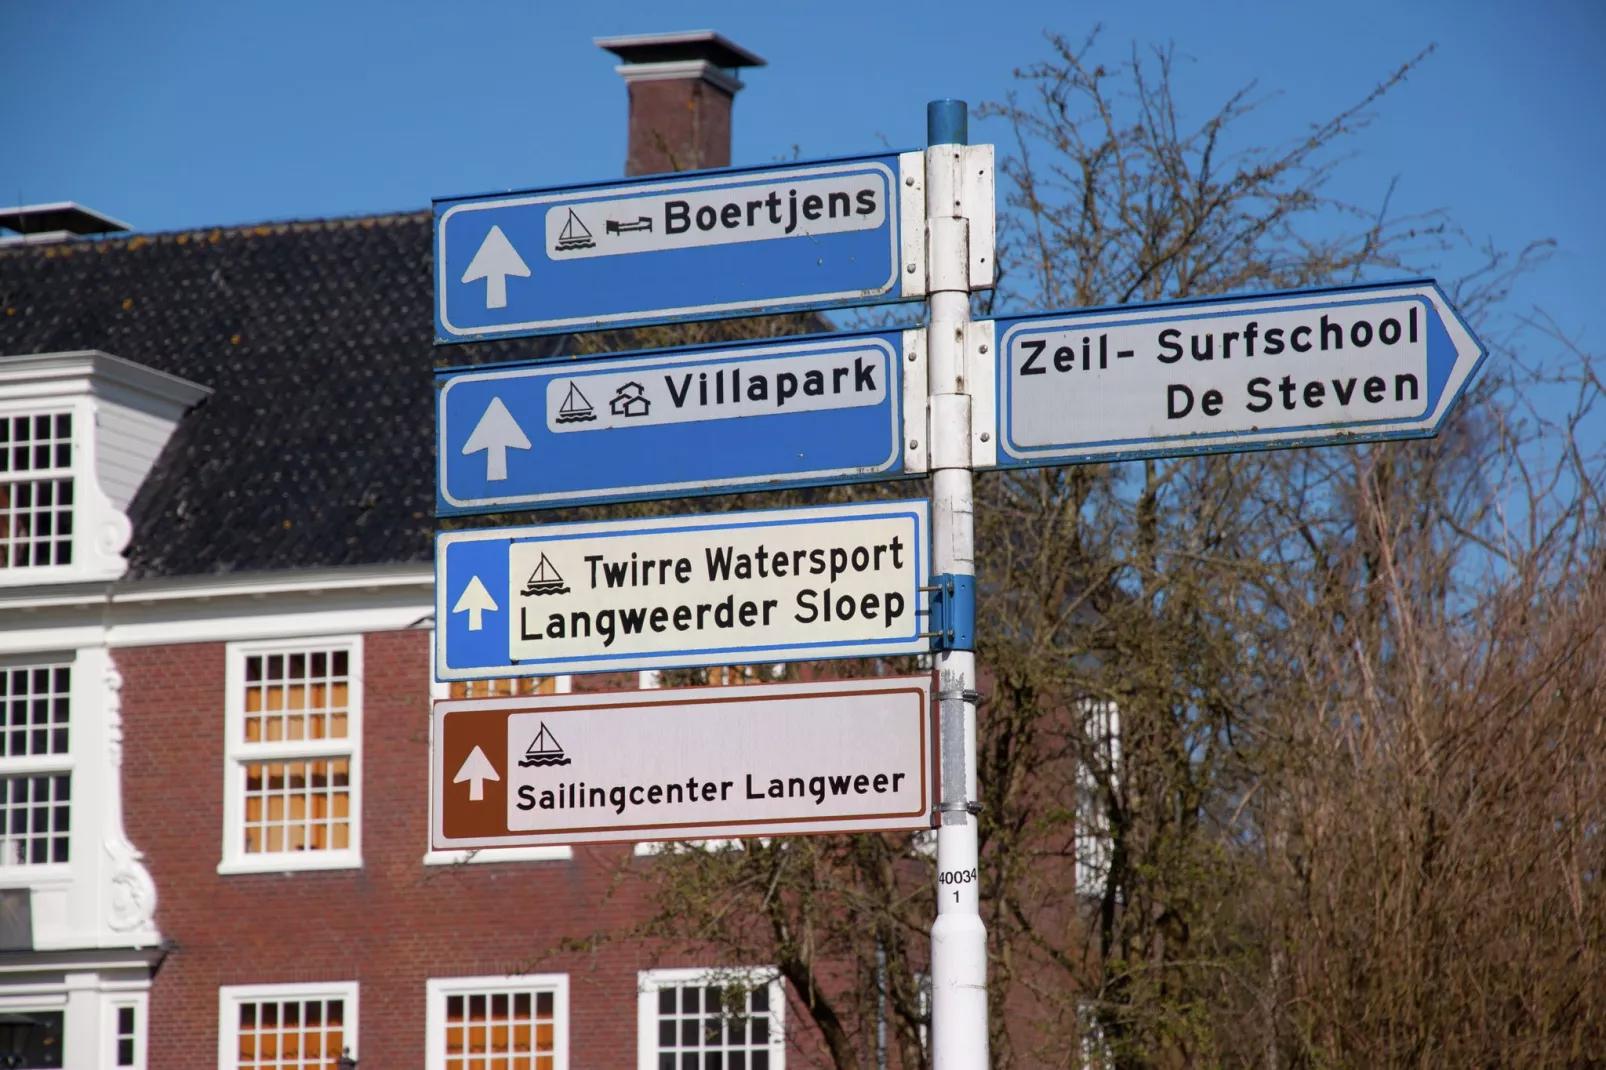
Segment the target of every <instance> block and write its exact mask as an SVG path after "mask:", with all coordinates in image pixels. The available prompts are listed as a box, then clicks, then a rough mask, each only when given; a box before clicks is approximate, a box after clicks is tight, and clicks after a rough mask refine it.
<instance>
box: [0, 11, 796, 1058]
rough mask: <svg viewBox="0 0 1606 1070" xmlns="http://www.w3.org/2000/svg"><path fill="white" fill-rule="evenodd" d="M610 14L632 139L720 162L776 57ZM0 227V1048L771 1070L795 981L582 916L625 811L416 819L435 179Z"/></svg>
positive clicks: (421, 778)
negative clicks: (711, 1024)
mask: <svg viewBox="0 0 1606 1070" xmlns="http://www.w3.org/2000/svg"><path fill="white" fill-rule="evenodd" d="M599 43H601V44H602V45H603V46H604V47H606V48H608V49H609V50H610V51H613V52H615V53H616V54H617V55H618V56H619V57H620V59H621V61H622V65H621V66H620V68H619V70H620V72H621V74H623V75H624V76H625V79H626V81H627V83H628V86H629V93H630V151H629V159H628V162H627V171H628V173H633V174H634V173H645V172H650V171H655V170H667V169H685V168H691V167H710V166H721V165H724V164H727V163H728V162H729V152H730V146H729V139H730V114H731V104H732V100H733V97H734V95H735V93H736V92H737V90H738V89H739V88H740V82H738V81H737V80H736V78H735V76H734V74H733V71H734V70H735V69H737V68H739V67H742V66H753V65H757V64H760V63H762V61H761V60H759V59H758V57H756V56H753V55H752V54H751V53H748V52H746V51H744V50H742V49H740V48H738V47H736V46H735V45H732V44H731V43H730V42H728V41H725V40H724V39H723V38H720V37H718V36H717V35H713V34H682V35H664V36H657V37H636V38H615V39H610V40H607V41H603V42H599ZM423 192H428V191H423ZM0 227H4V228H7V229H9V230H10V231H13V232H14V234H13V236H11V237H9V238H0V721H3V724H0V737H3V740H4V745H3V747H0V1058H3V1057H4V1056H6V1055H7V1054H14V1055H16V1056H17V1057H18V1058H19V1059H20V1060H21V1063H20V1065H24V1066H66V1067H71V1068H76V1070H89V1068H91V1067H137V1068H139V1067H151V1068H162V1070H168V1068H174V1070H180V1068H198V1067H210V1066H214V1065H215V1066H219V1067H230V1068H233V1067H280V1066H295V1067H303V1066H309V1067H310V1066H330V1067H332V1066H334V1065H335V1060H336V1059H337V1058H338V1057H339V1056H340V1055H341V1053H342V1052H348V1051H349V1054H350V1055H351V1056H352V1057H354V1058H356V1059H357V1060H358V1061H359V1063H360V1065H362V1066H368V1067H384V1068H386V1070H401V1068H406V1067H430V1068H442V1070H444V1068H458V1067H468V1066H474V1067H479V1068H484V1070H501V1068H507V1070H513V1068H515V1067H517V1068H527V1070H566V1068H567V1067H570V1066H573V1067H576V1068H584V1070H626V1068H629V1067H631V1066H638V1067H642V1068H652V1070H659V1068H663V1070H670V1068H674V1067H678V1068H681V1070H692V1068H693V1067H694V1066H695V1067H698V1068H699V1070H780V1068H781V1065H782V1063H783V1061H784V1059H785V1046H784V1044H783V1039H782V1038H783V1036H784V1028H783V1027H784V1022H783V1017H784V1010H785V1000H784V993H782V992H781V990H780V988H779V985H778V983H775V984H762V983H760V984H756V985H755V986H754V987H753V988H752V989H751V990H750V991H749V992H748V994H747V996H746V997H745V998H746V999H747V1001H748V1003H747V1007H746V1009H747V1011H748V1013H747V1014H746V1015H745V1016H743V1017H738V1018H728V1017H727V1019H726V1020H725V1021H724V1023H723V1025H722V1026H718V1025H716V1027H715V1028H714V1029H713V1030H712V1031H710V1030H709V1029H708V1028H706V1026H707V1024H708V1023H707V1022H706V1020H703V1019H699V1012H700V1010H705V1009H706V1006H707V1001H708V998H709V993H708V991H707V990H706V986H707V984H708V983H709V978H708V977H707V976H706V974H705V973H703V972H702V970H704V969H706V967H708V966H709V965H713V964H712V963H697V962H664V963H652V962H649V961H647V960H646V959H645V957H644V955H645V953H644V952H643V951H641V950H640V949H635V950H631V949H627V948H624V947H617V948H612V949H609V950H606V951H603V952H600V953H598V954H594V955H593V954H586V955H578V954H574V953H570V952H564V951H562V950H561V949H560V947H561V941H562V940H563V939H564V938H565V937H583V936H585V935H586V934H588V933H590V932H592V931H593V930H594V929H596V928H597V927H598V926H599V925H601V924H603V923H606V922H608V921H610V920H618V921H621V922H626V921H628V920H630V918H631V917H632V916H633V912H634V911H636V910H637V909H638V907H639V901H638V900H634V899H632V898H631V896H630V895H629V894H626V895H623V896H616V897H614V898H612V899H610V900H609V906H608V907H607V909H608V910H609V911H611V912H614V913H615V914H616V915H617V917H616V918H612V919H610V918H607V917H602V916H600V915H599V904H601V903H602V901H603V890H604V886H605V885H606V884H607V883H608V882H609V880H610V879H611V877H612V874H613V872H614V870H615V869H616V868H617V867H618V866H619V865H620V864H621V863H623V862H626V861H627V860H628V859H629V858H630V857H631V854H632V851H631V849H630V848H628V847H612V848H587V849H574V850H570V849H566V848H546V849H531V850H523V851H503V852H496V853H494V854H492V853H482V854H480V855H458V854H450V853H440V852H431V851H430V850H428V840H427V828H426V809H427V790H426V789H427V752H428V738H427V733H428V718H427V714H428V709H429V704H430V701H431V699H432V697H440V696H441V695H443V694H445V691H444V690H443V689H442V688H441V687H440V686H439V685H436V684H434V683H432V681H431V677H430V654H429V644H430V629H431V627H432V624H433V620H432V607H433V605H434V598H433V591H432V587H433V582H432V563H431V558H432V533H433V529H434V519H433V505H434V491H433V482H432V480H433V472H434V465H433V452H434V438H433V418H432V412H431V399H432V386H431V372H432V368H433V365H434V363H435V360H436V358H437V356H438V355H440V354H438V353H437V352H436V351H435V350H434V349H433V347H432V345H431V334H432V330H431V328H432V324H431V317H430V297H431V261H430V247H431V217H430V214H429V213H428V212H427V211H420V212H416V213H407V214H398V215H385V216H372V217H363V218H353V219H339V220H323V221H312V222H298V223H288V224H271V225H264V226H255V227H231V228H216V229H204V230H192V231H184V232H177V233H166V234H129V233H125V231H126V230H127V228H126V227H125V226H123V225H122V224H119V223H118V222H117V221H116V220H113V219H109V218H107V217H105V216H101V215H98V214H96V213H94V212H90V211H88V210H85V209H83V208H80V207H79V206H76V205H71V204H63V205H50V206H36V207H34V208H31V209H26V210H17V211H13V212H8V213H3V214H0ZM565 345H566V340H565V339H562V338H553V339H530V340H523V341H518V342H505V343H493V344H485V345H474V346H463V347H457V348H454V349H453V350H452V351H451V352H450V353H448V354H445V356H446V358H447V359H449V360H451V361H452V362H453V363H471V362H478V361H488V360H510V359H523V358H530V357H547V356H558V355H561V354H563V353H564V351H565V349H564V347H565ZM584 683H585V685H586V686H598V681H595V680H588V681H584ZM601 683H602V684H604V685H605V684H607V683H610V681H602V682H601ZM611 683H614V684H619V683H622V681H617V680H615V681H611ZM570 685H571V681H569V680H566V679H557V680H547V681H542V682H541V684H540V686H542V687H544V688H551V689H560V690H561V689H564V688H566V687H568V686H570ZM636 864H640V865H650V864H651V860H650V857H644V858H642V859H641V861H640V862H639V863H636ZM531 964H533V965H531ZM725 965H727V966H752V967H754V968H760V969H761V968H762V966H763V964H747V963H742V964H725ZM514 970H522V971H524V972H518V973H510V971H514ZM531 970H533V971H534V972H529V971H531ZM700 1021H701V1022H702V1025H699V1024H698V1023H699V1022H700ZM487 1059H488V1061H487Z"/></svg>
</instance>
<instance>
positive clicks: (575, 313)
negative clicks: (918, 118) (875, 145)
mask: <svg viewBox="0 0 1606 1070" xmlns="http://www.w3.org/2000/svg"><path fill="white" fill-rule="evenodd" d="M923 161H924V156H923V154H921V153H907V154H904V155H903V156H899V155H896V154H886V155H879V156H864V157H856V158H852V159H844V160H826V161H820V162H815V163H799V164H789V165H786V166H782V167H775V166H770V167H763V168H734V169H730V170H722V171H701V172H695V173H691V174H686V173H681V174H670V175H663V176H653V177H650V178H646V177H643V178H635V179H630V180H627V181H622V182H608V183H602V184H598V185H590V186H576V187H570V188H566V189H548V190H531V191H529V192H524V193H513V194H495V195H486V196H480V197H458V198H446V199H442V200H437V201H436V202H435V301H436V304H435V335H436V340H437V341H441V342H473V341H478V340H482V339H486V338H497V337H506V336H510V335H528V334H545V333H552V332H558V331H572V330H590V329H595V328H600V327H628V326H631V325H637V324H644V323H661V322H665V321H668V320H684V319H711V318H717V317H721V316H740V315H748V314H751V313H758V312H782V311H793V310H798V309H806V308H831V307H838V306H845V305H862V304H874V303H877V302H883V301H900V300H907V299H909V298H911V297H918V296H921V293H922V292H923V291H921V290H919V289H918V287H919V285H920V282H921V280H922V279H923V265H924V256H923V253H922V252H921V250H922V249H923V242H924V231H923V229H922V225H923V222H924V214H925V213H924V197H923V194H922V195H921V196H919V197H910V198H907V200H908V201H909V202H910V204H909V206H908V210H909V212H910V218H909V219H907V220H905V219H903V218H902V207H901V205H900V191H901V190H902V189H903V188H904V184H905V183H904V181H903V180H904V179H905V178H908V179H913V180H914V181H913V182H911V183H910V184H909V185H910V189H911V192H912V193H920V192H921V191H922V190H923V188H924V187H923V185H922V181H923V168H924V162H923ZM916 201H918V202H920V203H919V204H918V205H916V204H915V202H916ZM906 247H907V249H906ZM906 253H907V255H906ZM906 261H907V262H908V263H912V264H916V265H917V269H918V270H912V271H911V270H905V267H906V263H905V262H906Z"/></svg>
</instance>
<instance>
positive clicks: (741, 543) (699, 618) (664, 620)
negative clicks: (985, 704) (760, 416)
mask: <svg viewBox="0 0 1606 1070" xmlns="http://www.w3.org/2000/svg"><path fill="white" fill-rule="evenodd" d="M929 527H930V518H929V507H928V503H927V502H926V501H925V500H923V499H922V500H916V501H890V502H867V503H854V504H851V505H833V506H820V507H817V508H812V509H775V510H765V511H762V512H748V513H725V514H714V515H704V516H682V517H655V518H650V519H641V520H623V521H609V522H605V523H591V524H552V525H546V526H539V527H519V528H490V529H483V530H471V531H450V532H442V533H440V534H439V535H437V536H436V544H435V597H436V609H435V636H436V640H435V642H436V646H435V675H436V676H437V677H438V678H439V679H442V680H472V679H479V678H483V677H494V676H546V675H550V674H553V673H573V672H620V671H634V670H638V669H661V668H674V667H677V666H696V665H729V664H731V663H733V662H734V663H753V662H767V661H794V660H817V659H821V658H851V657H877V656H885V655H892V654H915V653H923V652H925V651H927V650H929V649H931V641H930V639H929V638H922V633H923V632H928V631H929V628H928V627H927V624H926V622H927V610H928V605H927V601H926V594H925V592H923V591H921V589H920V588H921V586H922V585H924V584H925V583H926V582H927V577H928V576H929V575H930V561H929V559H928V557H927V554H928V541H927V540H928V538H929V536H928V534H927V533H928V530H929Z"/></svg>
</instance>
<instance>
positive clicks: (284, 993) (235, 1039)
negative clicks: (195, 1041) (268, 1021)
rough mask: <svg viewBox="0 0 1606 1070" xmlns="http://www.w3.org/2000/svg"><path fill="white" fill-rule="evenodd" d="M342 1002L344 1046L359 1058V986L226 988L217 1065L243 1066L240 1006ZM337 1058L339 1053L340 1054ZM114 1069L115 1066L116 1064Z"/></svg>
mask: <svg viewBox="0 0 1606 1070" xmlns="http://www.w3.org/2000/svg"><path fill="white" fill-rule="evenodd" d="M282 999H339V1000H343V1001H345V1007H344V1009H343V1011H342V1015H341V1032H342V1034H343V1036H342V1038H341V1041H340V1043H341V1046H342V1047H343V1048H346V1049H347V1050H349V1051H350V1052H351V1055H352V1058H360V1056H361V1052H359V1051H358V1049H357V1020H358V1019H357V982H356V981H324V982H318V983H314V984H274V985H223V986H222V987H220V988H219V989H218V990H217V1003H218V1012H217V1013H218V1022H217V1065H218V1068H219V1070H237V1068H238V1067H239V1065H240V1060H239V1055H240V1004H242V1003H256V1002H260V1001H262V1000H282ZM337 1055H338V1053H337ZM113 1065H115V1064H113Z"/></svg>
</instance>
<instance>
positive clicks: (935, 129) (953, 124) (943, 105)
mask: <svg viewBox="0 0 1606 1070" xmlns="http://www.w3.org/2000/svg"><path fill="white" fill-rule="evenodd" d="M926 144H928V145H968V144H970V110H969V109H968V108H967V107H966V106H965V102H964V101H962V100H933V101H932V102H930V103H929V104H927V105H926Z"/></svg>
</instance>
